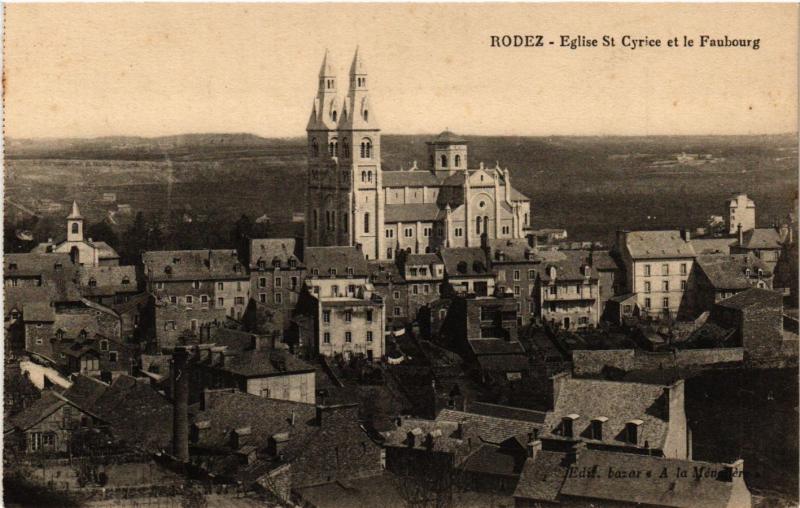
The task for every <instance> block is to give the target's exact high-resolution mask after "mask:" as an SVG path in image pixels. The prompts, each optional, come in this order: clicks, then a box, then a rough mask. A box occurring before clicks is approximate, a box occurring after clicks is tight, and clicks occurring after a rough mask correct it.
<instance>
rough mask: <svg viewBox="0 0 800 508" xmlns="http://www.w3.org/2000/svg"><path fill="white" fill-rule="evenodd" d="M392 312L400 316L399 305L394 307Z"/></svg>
mask: <svg viewBox="0 0 800 508" xmlns="http://www.w3.org/2000/svg"><path fill="white" fill-rule="evenodd" d="M393 313H394V315H395V316H400V315H401V310H400V307H395V308H394V311H393Z"/></svg>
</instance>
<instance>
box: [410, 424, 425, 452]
mask: <svg viewBox="0 0 800 508" xmlns="http://www.w3.org/2000/svg"><path fill="white" fill-rule="evenodd" d="M420 438H422V429H420V428H419V427H415V428H414V429H413V430H411V431H409V433H408V447H409V448H414V447H415V446H417V445H418V444H419V443H420Z"/></svg>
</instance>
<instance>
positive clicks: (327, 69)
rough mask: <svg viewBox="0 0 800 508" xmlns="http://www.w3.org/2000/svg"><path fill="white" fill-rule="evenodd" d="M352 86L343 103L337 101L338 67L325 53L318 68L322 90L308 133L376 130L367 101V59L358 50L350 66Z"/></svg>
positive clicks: (313, 110) (312, 113) (316, 102)
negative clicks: (348, 129)
mask: <svg viewBox="0 0 800 508" xmlns="http://www.w3.org/2000/svg"><path fill="white" fill-rule="evenodd" d="M349 77H350V86H349V90H348V92H347V97H346V98H345V100H344V101H343V102H342V101H340V100H339V99H337V83H336V81H337V78H336V66H335V65H334V62H333V58H332V57H331V54H330V52H329V51H328V50H327V49H326V50H325V55H324V56H323V57H322V65H321V66H320V68H319V87H318V89H317V97H316V98H315V99H314V104H313V106H312V110H311V118H310V119H309V123H308V127H307V130H309V131H312V130H335V129H337V128H351V129H370V130H371V129H376V128H377V127H376V122H375V118H374V115H373V114H372V113H371V112H370V107H369V100H368V97H367V70H366V65H365V64H364V58H363V56H362V55H361V52H360V51H359V48H358V47H356V51H355V54H354V55H353V61H352V63H351V64H350V73H349Z"/></svg>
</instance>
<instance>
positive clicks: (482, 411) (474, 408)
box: [467, 401, 547, 424]
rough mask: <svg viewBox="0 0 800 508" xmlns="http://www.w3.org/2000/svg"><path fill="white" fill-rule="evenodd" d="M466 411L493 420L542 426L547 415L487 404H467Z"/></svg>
mask: <svg viewBox="0 0 800 508" xmlns="http://www.w3.org/2000/svg"><path fill="white" fill-rule="evenodd" d="M467 411H468V412H470V413H474V414H479V415H483V416H490V417H495V418H505V419H510V420H520V421H524V422H530V423H537V424H543V423H544V419H545V416H546V415H547V413H544V412H543V411H534V410H533V409H525V408H521V407H514V406H503V405H501V404H490V403H488V402H476V401H468V402H467Z"/></svg>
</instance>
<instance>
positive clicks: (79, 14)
mask: <svg viewBox="0 0 800 508" xmlns="http://www.w3.org/2000/svg"><path fill="white" fill-rule="evenodd" d="M5 9H6V34H5V52H4V67H5V68H4V72H5V85H6V88H5V95H4V106H5V134H6V136H8V137H13V138H20V137H96V136H107V135H137V136H159V135H170V134H180V133H190V132H248V133H253V134H257V135H261V136H267V137H294V136H304V135H305V125H306V122H307V120H308V116H309V113H310V110H311V104H312V100H313V98H314V95H315V93H316V85H317V74H318V72H319V66H320V63H321V60H322V56H323V53H324V51H325V49H326V48H327V49H328V50H330V52H331V56H332V58H333V59H334V63H335V65H336V66H337V68H338V69H339V80H340V83H339V89H340V91H341V92H343V91H344V90H343V89H344V85H345V82H346V73H347V70H348V69H349V65H350V61H351V59H352V55H353V52H354V50H355V48H356V46H357V45H358V46H359V47H360V48H361V53H362V55H363V56H364V59H365V62H366V66H367V70H368V72H369V79H370V103H371V110H370V112H371V113H373V114H374V115H376V117H377V118H378V120H379V122H380V126H381V128H382V130H383V132H384V133H391V134H410V133H435V132H438V131H441V130H443V129H445V128H449V129H451V130H453V131H455V132H458V133H461V134H483V135H651V134H766V133H781V132H796V131H797V65H798V58H797V50H798V48H797V43H798V6H797V5H792V4H690V5H676V4H672V5H670V4H652V5H642V4H618V5H613V4H593V5H589V4H527V5H524V4H491V5H480V4H238V5H237V4H228V5H223V4H8V5H7V6H6V7H5ZM503 34H541V35H543V36H544V39H545V40H546V41H550V40H552V41H554V42H555V45H552V46H551V45H549V44H546V45H545V47H542V48H538V47H534V48H492V47H490V41H491V36H492V35H503ZM626 34H628V35H631V36H635V37H644V36H648V37H650V38H651V39H652V38H661V39H663V40H666V39H667V38H671V37H675V36H678V37H680V38H681V39H682V37H683V35H687V36H689V37H690V38H694V39H697V38H698V37H699V35H701V34H709V35H712V36H714V37H717V36H718V37H722V36H724V35H728V36H730V37H735V38H759V39H760V49H759V50H753V49H739V48H736V49H734V48H697V47H695V48H665V47H662V48H640V49H635V50H631V49H629V48H623V47H614V48H581V49H577V50H569V49H566V48H561V47H558V43H559V40H560V36H561V35H569V36H572V37H575V36H578V35H586V36H589V37H591V38H600V37H602V36H603V35H610V36H614V37H615V38H616V39H617V41H618V44H619V38H620V37H621V36H622V35H626Z"/></svg>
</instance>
